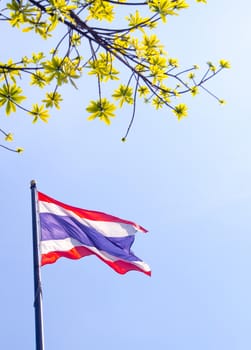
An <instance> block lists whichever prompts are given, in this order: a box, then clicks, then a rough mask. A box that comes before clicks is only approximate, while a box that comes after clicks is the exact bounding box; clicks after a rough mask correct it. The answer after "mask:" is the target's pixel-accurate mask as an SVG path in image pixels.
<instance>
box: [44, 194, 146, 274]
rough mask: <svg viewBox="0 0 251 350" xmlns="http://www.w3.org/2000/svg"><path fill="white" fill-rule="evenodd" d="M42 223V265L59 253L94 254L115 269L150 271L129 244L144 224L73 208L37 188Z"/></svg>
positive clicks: (142, 229) (69, 255)
mask: <svg viewBox="0 0 251 350" xmlns="http://www.w3.org/2000/svg"><path fill="white" fill-rule="evenodd" d="M38 210H39V218H40V227H41V238H40V252H41V265H46V264H52V263H54V262H55V261H57V260H58V259H59V258H60V257H65V258H70V259H80V258H82V257H84V256H87V255H96V256H97V257H98V258H99V259H101V260H102V261H103V262H104V263H106V264H107V265H109V266H110V267H111V268H113V269H114V270H115V271H116V272H118V273H120V274H124V273H126V272H128V271H130V270H136V271H140V272H143V273H145V274H147V275H149V276H150V275H151V270H150V267H149V266H148V265H147V264H146V263H144V262H143V261H142V260H141V259H139V258H138V257H137V256H135V255H134V253H133V252H132V251H131V246H132V244H133V242H134V238H135V233H136V232H137V231H141V232H147V230H145V229H144V228H143V227H141V226H139V225H137V224H135V223H133V222H131V221H127V220H123V219H120V218H117V217H115V216H112V215H108V214H105V213H101V212H97V211H91V210H86V209H80V208H75V207H72V206H70V205H67V204H64V203H62V202H59V201H57V200H55V199H53V198H51V197H48V196H47V195H45V194H43V193H41V192H38Z"/></svg>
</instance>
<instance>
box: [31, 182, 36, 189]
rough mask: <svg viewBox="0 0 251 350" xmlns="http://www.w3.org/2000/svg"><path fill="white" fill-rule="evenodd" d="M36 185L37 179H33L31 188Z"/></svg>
mask: <svg viewBox="0 0 251 350" xmlns="http://www.w3.org/2000/svg"><path fill="white" fill-rule="evenodd" d="M33 187H36V180H31V188H33Z"/></svg>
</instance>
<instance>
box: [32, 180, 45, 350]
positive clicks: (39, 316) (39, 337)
mask: <svg viewBox="0 0 251 350" xmlns="http://www.w3.org/2000/svg"><path fill="white" fill-rule="evenodd" d="M30 189H31V207H32V233H33V274H34V308H35V330H36V350H44V331H43V307H42V288H41V277H40V262H39V260H40V259H39V248H38V245H39V238H38V235H39V229H38V215H37V213H38V211H37V189H36V181H35V180H32V181H31V183H30Z"/></svg>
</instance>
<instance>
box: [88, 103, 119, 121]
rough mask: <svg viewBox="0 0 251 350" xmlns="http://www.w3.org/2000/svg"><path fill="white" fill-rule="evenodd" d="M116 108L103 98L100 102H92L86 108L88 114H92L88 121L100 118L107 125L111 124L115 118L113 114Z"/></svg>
mask: <svg viewBox="0 0 251 350" xmlns="http://www.w3.org/2000/svg"><path fill="white" fill-rule="evenodd" d="M115 109H116V106H115V105H114V104H113V103H110V102H109V101H108V100H107V99H106V98H101V99H100V100H98V101H91V102H90V104H89V106H88V107H87V108H86V110H87V112H89V113H91V114H90V115H89V117H88V120H93V119H96V118H100V120H102V121H103V122H105V124H107V125H109V124H111V121H110V118H111V117H112V118H113V117H115V114H114V113H113V112H114V111H115Z"/></svg>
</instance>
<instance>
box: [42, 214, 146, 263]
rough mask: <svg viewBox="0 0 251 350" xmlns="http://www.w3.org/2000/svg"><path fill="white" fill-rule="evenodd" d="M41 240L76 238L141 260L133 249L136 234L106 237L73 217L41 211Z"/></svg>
mask: <svg viewBox="0 0 251 350" xmlns="http://www.w3.org/2000/svg"><path fill="white" fill-rule="evenodd" d="M40 225H41V241H46V240H58V239H65V238H74V239H76V240H78V241H79V242H80V243H82V244H83V245H85V246H89V247H95V248H97V249H98V250H103V251H105V252H107V253H108V254H110V255H112V256H114V257H118V258H120V259H123V260H127V261H141V259H139V258H138V257H136V256H135V255H134V254H133V253H132V252H131V251H130V248H131V245H132V244H133V241H134V236H126V237H122V238H121V237H105V236H103V235H102V234H101V233H99V232H98V231H97V230H95V229H94V228H92V227H89V226H85V225H83V224H81V223H80V222H79V221H77V220H76V219H75V218H73V217H69V216H58V215H55V214H50V213H40Z"/></svg>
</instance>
